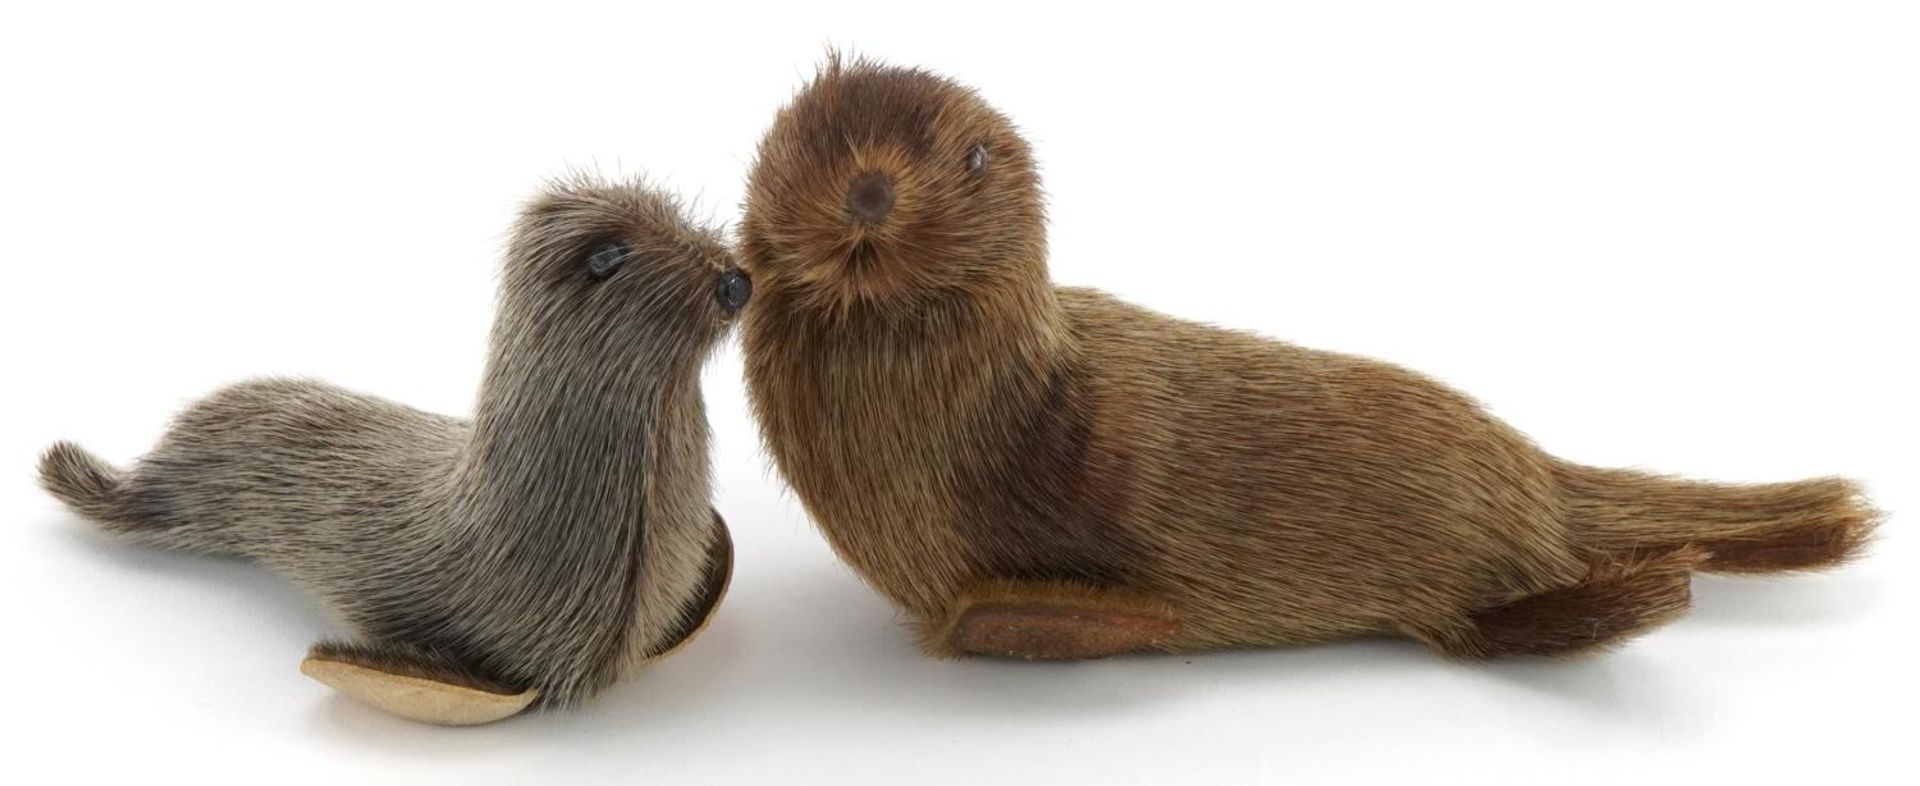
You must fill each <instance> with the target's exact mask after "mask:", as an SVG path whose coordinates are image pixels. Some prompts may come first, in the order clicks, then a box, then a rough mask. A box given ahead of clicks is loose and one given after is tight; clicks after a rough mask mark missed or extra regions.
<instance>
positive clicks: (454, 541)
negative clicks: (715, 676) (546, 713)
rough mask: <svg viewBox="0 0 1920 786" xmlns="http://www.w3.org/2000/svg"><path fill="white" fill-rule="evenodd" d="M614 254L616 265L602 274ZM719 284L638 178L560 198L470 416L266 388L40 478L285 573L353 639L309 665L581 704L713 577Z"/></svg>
mask: <svg viewBox="0 0 1920 786" xmlns="http://www.w3.org/2000/svg"><path fill="white" fill-rule="evenodd" d="M607 242H617V243H619V244H620V245H621V246H622V247H623V248H624V249H625V252H626V253H625V260H626V261H625V263H624V264H623V265H621V266H620V268H619V269H617V270H616V271H614V272H613V273H612V275H611V276H609V277H607V278H606V279H605V280H595V279H594V278H593V277H592V276H591V275H590V274H589V273H587V272H585V271H586V268H585V265H584V264H583V263H584V260H585V258H586V257H587V256H588V255H590V254H591V253H593V251H594V250H595V249H597V248H600V247H602V246H603V244H605V243H607ZM732 270H734V265H733V262H732V258H731V256H730V254H729V252H728V251H727V249H726V246H725V245H724V243H723V242H722V241H721V240H720V239H719V237H718V236H717V235H716V234H715V233H714V232H712V231H711V230H708V229H704V228H698V227H695V226H693V225H692V224H690V223H689V222H688V221H687V220H686V219H685V218H684V217H683V216H682V215H681V212H680V210H679V207H678V205H677V203H675V202H674V201H673V200H672V199H670V198H668V197H666V196H664V195H662V194H660V193H657V192H654V191H652V190H649V189H648V188H646V187H645V186H644V185H643V184H641V183H639V182H631V183H627V184H621V185H610V184H603V183H598V182H594V181H591V180H588V179H584V178H576V179H574V180H571V181H568V182H562V183H556V184H554V185H553V186H552V187H551V188H550V189H549V190H548V191H547V192H546V193H545V194H543V195H541V196H540V197H539V198H537V199H536V200H534V201H533V202H532V203H530V204H529V205H528V206H527V207H526V209H525V210H524V212H523V213H522V215H521V218H520V221H519V223H518V225H517V227H516V230H515V233H514V237H513V240H512V243H511V247H510V249H509V251H508V255H507V259H506V264H505V266H504V272H503V276H502V283H501V289H500V296H499V305H498V314H497V316H496V318H495V322H494V328H493V338H492V350H491V355H490V357H489V359H488V363H487V371H486V377H485V380H484V382H483V384H482V386H481V390H480V396H479V402H478V406H477V413H476V416H475V418H474V420H473V421H471V422H469V421H466V420H461V419H457V418H451V417H443V416H440V415H434V414H429V413H425V412H421V411H418V410H414V409H411V408H408V407H405V406H401V405H398V404H394V403H390V402H387V401H384V400H381V399H377V398H373V397H370V396H365V395H361V394H358V393H353V392H349V391H346V390H342V389H340V388H337V387H333V386H331V385H327V384H324V383H319V382H313V381H303V380H290V379H266V380H259V381H252V382H245V383H241V384H239V385H235V386H233V387H229V388H227V389H225V390H222V391H220V392H218V393H216V394H214V395H212V396H210V397H208V398H206V399H204V400H202V401H200V402H198V403H196V404H195V405H193V406H192V407H190V408H189V409H188V410H187V411H186V412H184V413H182V414H181V415H180V416H179V417H178V418H177V419H176V420H175V422H174V424H173V426H172V428H171V429H170V431H169V432H168V433H167V435H166V436H165V437H164V438H163V439H162V440H161V442H160V444H159V446H158V447H156V448H155V449H154V450H153V451H152V452H151V453H149V454H148V455H147V456H145V457H144V458H143V459H141V460H140V462H139V463H138V464H137V465H136V466H135V467H133V468H132V469H130V470H126V471H124V472H123V471H119V470H116V469H114V468H112V467H109V466H108V465H107V464H105V463H104V462H102V461H100V460H99V459H98V458H96V457H94V456H92V455H90V454H88V453H86V452H85V451H84V450H82V449H81V448H79V447H77V446H75V445H72V444H71V443H64V442H63V443H60V444H56V445H54V446H53V447H52V448H51V449H49V450H48V451H47V453H46V455H45V456H44V457H43V459H42V461H41V465H40V471H41V480H42V483H43V485H45V487H46V488H47V489H48V491H50V492H52V493H53V494H54V495H55V496H58V497H60V498H61V499H62V500H64V501H65V502H66V503H67V504H68V505H69V506H70V507H72V508H73V510H75V511H76V512H78V513H80V514H81V515H83V516H86V517H88V518H90V519H93V520H95V521H97V522H99V523H100V525H101V526H102V527H103V528H105V529H106V530H108V531H110V532H113V533H115V534H117V535H120V536H123V537H125V538H128V539H131V540H135V541H138V542H142V543H146V544H150V545H154V546H161V547H167V548H179V549H189V550H194V551H201V552H213V553H225V554H236V555H241V556H245V557H250V558H253V559H257V560H259V561H261V562H263V563H265V564H266V565H268V566H270V567H272V568H273V569H274V570H276V571H278V572H280V573H282V574H284V575H286V576H287V577H288V578H290V579H292V580H293V581H294V582H296V583H297V584H299V585H301V586H302V587H304V588H306V589H307V590H309V591H311V592H313V593H315V594H316V595H318V596H319V597H320V598H322V599H323V600H324V601H325V602H326V603H327V604H328V605H330V606H331V607H332V608H333V609H335V610H336V611H338V612H339V613H340V614H341V615H342V616H343V617H344V618H345V619H346V620H347V621H348V622H349V623H350V624H352V625H353V626H354V627H355V628H356V629H357V632H358V633H359V634H360V635H361V636H362V637H363V638H364V641H363V642H362V643H360V644H357V645H353V646H341V645H321V647H320V648H319V649H320V650H323V651H325V650H331V651H335V652H341V651H351V652H355V653H357V654H359V655H360V656H361V659H362V660H389V661H397V662H400V663H402V664H405V667H406V668H413V669H417V670H424V671H428V672H432V674H431V676H435V677H437V678H440V679H448V680H453V681H465V682H469V683H472V684H477V685H483V686H497V687H499V688H504V689H510V690H515V691H517V690H521V689H525V688H529V687H531V688H536V689H538V690H539V691H540V694H541V699H540V701H541V704H543V705H546V706H556V705H568V704H572V703H575V702H577V701H579V700H581V699H583V698H586V697H587V696H590V695H592V694H593V693H594V692H595V691H597V690H598V689H600V688H602V687H604V686H606V685H607V684H609V683H610V682H612V681H613V680H614V679H615V678H616V677H618V676H619V675H620V674H621V673H622V672H623V671H624V670H625V669H626V668H628V667H631V666H632V665H634V664H636V663H637V662H639V661H641V660H643V659H645V658H646V657H648V656H650V655H654V654H658V653H660V652H663V651H665V650H666V649H667V648H669V647H670V646H671V645H673V644H674V643H676V642H677V641H679V640H680V639H682V638H684V637H685V636H686V635H687V634H688V632H689V631H690V630H691V628H692V626H693V625H694V624H696V623H698V622H700V621H701V620H702V619H704V616H705V615H706V613H708V612H709V611H710V610H711V606H712V604H713V603H714V602H715V601H716V600H717V590H718V587H717V586H716V582H721V583H723V582H724V571H725V569H726V567H727V566H728V561H729V560H730V558H731V553H730V546H729V541H728V538H727V534H726V529H725V525H724V524H723V523H722V522H721V521H720V519H719V517H718V516H717V515H716V514H714V513H713V512H712V509H711V508H710V507H709V506H708V495H709V489H710V487H709V480H708V467H707V444H706V443H707V428H706V420H705V410H704V405H703V403H702V400H701V397H700V390H699V370H700V367H701V365H702V363H703V362H704V360H705V358H706V356H707V355H708V353H709V352H710V350H711V349H712V347H713V346H714V345H715V344H716V343H717V342H718V341H719V340H720V339H721V338H722V337H723V336H724V335H725V332H726V330H727V328H728V326H729V324H730V322H731V319H732V317H733V315H732V314H731V313H728V312H727V310H726V309H725V308H724V307H723V306H722V305H721V303H720V302H719V300H718V298H716V296H715V293H716V288H717V285H718V281H719V279H720V276H722V275H723V274H725V273H726V272H728V271H732Z"/></svg>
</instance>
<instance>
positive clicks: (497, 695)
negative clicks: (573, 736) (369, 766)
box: [300, 642, 540, 726]
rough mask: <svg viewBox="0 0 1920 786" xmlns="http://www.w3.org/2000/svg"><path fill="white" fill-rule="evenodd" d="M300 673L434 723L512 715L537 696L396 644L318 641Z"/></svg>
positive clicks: (468, 722) (486, 720)
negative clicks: (353, 643) (355, 643)
mask: <svg viewBox="0 0 1920 786" xmlns="http://www.w3.org/2000/svg"><path fill="white" fill-rule="evenodd" d="M300 673H302V674H305V675H307V676H309V677H312V678H314V679H315V680H318V681H320V682H321V683H324V684H326V685H327V686H328V687H330V688H333V689H334V690H337V691H340V692H341V693H343V694H346V695H347V696H350V697H352V698H354V699H356V700H358V701H360V702H362V703H365V704H368V705H370V706H373V707H375V708H378V709H381V710H385V711H387V712H390V713H392V714H394V715H398V716H400V717H402V718H406V719H408V720H413V721H419V722H421V723H431V724H434V725H436V726H478V725H481V724H486V723H492V722H494V721H498V720H502V719H505V718H509V717H512V716H514V715H517V714H519V713H520V712H521V711H523V710H525V709H526V708H527V707H528V706H530V705H532V704H533V702H534V701H535V700H537V699H539V698H540V692H539V691H538V690H534V689H532V688H528V689H525V690H518V691H516V690H514V689H513V688H511V687H509V686H505V685H500V684H498V683H495V682H493V681H491V680H487V679H485V678H482V677H479V676H477V675H475V674H473V673H472V672H471V671H469V670H467V669H464V668H461V667H460V666H459V665H457V664H454V663H452V662H450V661H447V660H445V659H443V658H437V657H433V656H430V655H427V654H424V653H420V652H417V651H414V650H412V649H409V648H404V647H397V646H383V645H378V644H373V645H352V644H341V643H337V642H322V643H320V644H316V645H314V647H313V649H312V650H311V651H309V652H308V653H307V657H306V659H305V660H303V661H301V662H300Z"/></svg>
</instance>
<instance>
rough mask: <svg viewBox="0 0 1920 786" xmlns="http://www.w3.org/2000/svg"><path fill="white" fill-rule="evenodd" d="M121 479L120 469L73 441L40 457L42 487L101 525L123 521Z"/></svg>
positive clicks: (51, 448)
mask: <svg viewBox="0 0 1920 786" xmlns="http://www.w3.org/2000/svg"><path fill="white" fill-rule="evenodd" d="M120 477H121V476H120V470H118V469H115V468H114V467H113V465H111V464H108V463H107V462H106V461H105V460H103V459H101V458H100V457H99V456H96V455H94V454H92V453H89V452H88V451H87V449H86V448H82V447H80V446H79V445H75V444H73V443H71V442H56V443H54V444H53V447H50V448H47V452H46V453H43V454H41V456H40V485H41V487H43V488H45V489H46V490H47V491H48V493H51V494H53V495H54V496H55V497H58V498H60V501H61V502H64V503H66V505H67V507H69V508H72V509H73V511H74V512H75V513H78V514H80V515H82V516H85V517H87V518H90V519H93V520H95V521H99V522H102V523H113V522H115V521H116V520H117V519H119V518H120V512H121V505H120V493H119V492H120Z"/></svg>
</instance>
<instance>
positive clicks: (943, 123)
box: [739, 58, 1877, 658]
mask: <svg viewBox="0 0 1920 786" xmlns="http://www.w3.org/2000/svg"><path fill="white" fill-rule="evenodd" d="M739 240H740V246H739V251H740V253H741V258H742V263H743V264H744V265H745V266H746V268H747V270H748V271H749V272H750V273H752V274H753V275H754V279H755V282H756V284H757V285H758V287H759V299H758V301H757V302H756V303H755V306H754V310H753V312H752V313H751V314H749V315H748V316H747V317H746V318H745V320H744V324H743V327H742V331H743V341H744V343H745V354H746V370H747V377H748V381H749V384H750V386H751V390H752V395H753V400H754V404H755V407H756V410H757V412H758V414H759V417H760V422H761V425H762V428H763V436H764V437H765V440H766V442H767V445H768V446H769V448H770V450H771V452H772V454H773V456H774V458H775V460H776V462H777V463H778V466H779V468H780V470H781V471H782V473H783V474H784V475H785V476H786V477H787V478H788V480H789V481H790V482H791V483H792V485H793V488H794V490H795V491H796V492H797V493H798V495H799V497H800V499H801V500H802V501H803V502H804V504H805V505H806V508H807V510H808V512H809V513H810V514H811V515H812V516H813V517H814V519H815V520H816V521H818V522H819V524H820V526H821V528H822V529H823V530H824V531H825V533H826V535H827V537H828V539H829V540H830V541H831V542H832V544H833V546H834V548H835V549H836V550H837V551H838V552H839V553H840V555H841V556H842V557H843V558H845V559H846V560H847V561H848V562H850V563H851V564H852V565H853V566H854V567H855V568H856V569H857V570H858V571H859V572H860V573H861V574H863V575H864V576H865V577H866V578H867V580H868V581H870V582H871V583H872V584H873V585H875V586H876V587H877V588H878V589H879V590H880V591H881V592H883V593H885V594H886V595H887V596H888V597H889V598H891V599H892V600H893V601H894V603H896V604H897V605H898V606H899V607H900V608H902V609H903V610H904V611H905V612H906V613H907V615H908V616H909V617H910V619H911V620H912V621H913V622H914V623H916V626H917V628H918V630H919V632H920V634H921V641H922V643H923V645H924V647H925V648H926V649H927V650H928V651H929V652H930V653H932V654H935V655H943V656H954V655H961V654H969V653H971V654H990V655H1006V656H1018V657H1027V658H1083V657H1098V656H1104V655H1109V654H1114V653H1119V652H1126V651H1133V650H1170V651H1179V650H1202V649H1212V648H1223V647H1246V646H1268V645H1285V644H1293V643H1301V642H1313V641H1322V640H1329V639H1337V638H1344V637H1354V636H1363V635H1372V634H1395V635H1404V636H1410V637H1412V638H1414V639H1417V640H1419V641H1422V642H1424V643H1426V644H1428V645H1430V646H1432V647H1433V648H1435V649H1437V650H1439V651H1441V652H1444V653H1447V654H1449V655H1454V656H1461V657H1489V656H1498V655H1509V654H1522V653H1525V654H1558V653H1567V652H1574V651H1579V650H1584V649H1588V648H1593V647H1598V646H1604V645H1607V644H1611V643H1613V642H1616V641H1618V640H1620V639H1622V638H1623V637H1625V636H1628V635H1631V634H1634V633H1637V632H1639V631H1642V630H1645V629H1646V628H1648V627H1650V626H1653V625H1656V624H1658V623H1661V622H1664V621H1666V620H1669V619H1672V618H1673V617H1674V616H1675V615H1677V614H1679V613H1680V612H1681V611H1682V610H1683V609H1684V608H1685V607H1686V606H1687V604H1688V602H1689V588H1688V585H1689V575H1690V574H1691V573H1692V572H1694V571H1714V572H1727V573H1767V572H1774V571H1788V570H1801V569H1812V568H1822V567H1827V566H1830V565H1834V564H1837V563H1839V562H1841V561H1843V560H1845V559H1847V558H1849V557H1851V556H1853V555H1854V554H1855V553H1857V551H1858V549H1859V548H1860V546H1861V544H1862V542H1863V541H1864V540H1866V539H1867V537H1868V535H1869V533H1870V532H1871V530H1872V528H1873V526H1874V524H1875V522H1876V520H1877V518H1876V515H1877V514H1876V513H1875V512H1874V511H1873V510H1872V509H1871V508H1869V507H1868V506H1867V505H1866V504H1865V503H1864V502H1863V501H1862V499H1861V497H1860V494H1859V491H1858V489H1857V488H1856V487H1855V486H1854V484H1852V483H1850V482H1848V481H1845V480H1840V479H1831V478H1829V479H1821V480H1808V481H1801V482H1794V483H1777V484H1769V485H1755V486H1725V485H1713V484H1707V483H1697V482H1691V481H1684V480H1677V479H1672V478H1665V477H1657V476H1652V475H1645V474H1639V473H1635V472H1628V471H1622V470H1612V469H1596V468H1592V467H1584V466H1580V465H1577V464H1573V463H1570V462H1566V461H1562V460H1559V459H1556V458H1554V457H1552V456H1549V455H1547V454H1545V453H1543V452H1542V451H1541V450H1540V449H1539V448H1537V447H1535V446H1534V445H1533V444H1532V443H1531V442H1529V441H1528V440H1527V439H1526V438H1525V437H1523V436H1521V434H1520V433H1519V432H1517V431H1515V430H1514V429H1512V428H1510V427H1508V426H1507V425H1506V424H1504V423H1502V422H1500V421H1498V420H1496V419H1494V418H1493V417H1491V416H1489V415H1488V414H1487V413H1486V412H1484V411H1483V410H1482V409H1481V408H1480V407H1479V406H1477V405H1476V404H1475V403H1474V402H1473V401H1472V400H1470V399H1468V398H1467V397H1466V396H1464V395H1461V394H1459V393H1456V392H1454V391H1452V390H1450V389H1448V388H1446V387H1444V386H1442V385H1440V384H1438V383H1436V382H1434V381H1432V380H1430V379H1428V378H1426V377H1424V376H1421V375H1419V374H1416V373H1413V372H1410V371H1406V370H1403V369H1400V368H1396V367H1394V366H1391V365H1387V364H1384V363H1380V362H1376V361H1373V360H1368V359H1365V358H1359V357H1353V356H1349V355H1341V354H1334V353H1329V352H1320V351H1315V350H1310V349H1305V348H1301V347H1297V346H1293V345H1290V344H1286V343H1282V342H1279V341H1274V340H1269V339H1265V338H1260V337H1257V336H1253V335H1249V334H1246V333H1240V332H1234V331H1229V330H1222V329H1217V328H1213V327H1207V326H1204V325H1199V324H1195V323H1192V322H1187V321H1183V320H1179V319H1174V318H1171V317H1167V316H1163V315H1160V314H1156V313H1153V312H1151V311H1147V310H1144V309H1141V308H1138V307H1135V306H1131V305H1128V304H1126V303H1123V302H1120V301H1118V300H1115V299H1114V298H1112V297H1109V296H1107V295H1105V294H1102V293H1099V292H1095V291H1092V290H1086V289H1074V288H1065V287H1054V286H1052V285H1051V284H1050V283H1049V282H1048V275H1047V266H1046V234H1045V230H1044V227H1043V219H1042V205H1041V194H1040V188H1039V182H1038V177H1037V175H1036V174H1035V168H1034V161H1033V157H1032V154H1031V152H1030V151H1029V149H1028V147H1027V144H1026V142H1024V141H1023V140H1022V139H1021V137H1020V135H1019V134H1018V133H1016V131H1015V130H1014V127H1013V126H1012V125H1011V124H1010V123H1009V122H1008V120H1007V119H1006V118H1005V117H1003V116H1001V115H1000V114H999V113H997V112H996V111H994V110H993V109H992V108H990V107H989V106H988V105H987V104H986V103H984V102H983V101H982V100H981V99H980V98H979V97H978V96H977V95H976V94H975V93H974V92H973V91H972V90H970V89H967V88H965V87H962V86H960V85H958V84H955V83H954V82H951V81H949V80H946V79H943V78H941V77H938V76H935V75H932V74H929V73H927V72H924V71H919V70H910V69H902V68H891V67H885V66H881V65H877V64H872V63H867V62H856V63H842V62H839V60H838V59H837V58H835V59H834V60H832V61H830V62H829V64H828V65H827V66H826V67H825V69H824V70H823V72H822V73H820V74H819V75H818V76H817V77H816V78H815V79H814V80H813V81H812V83H811V84H809V85H808V86H807V87H805V88H804V89H803V90H802V91H801V92H800V93H799V94H798V95H797V96H796V97H795V98H794V99H793V101H792V103H791V104H790V105H788V106H787V107H786V108H784V109H783V110H782V111H781V112H780V113H779V115H778V117H777V118H776V119H775V121H774V123H773V126H772V128H771V129H770V130H769V131H768V133H767V136H766V138H765V140H764V141H763V142H762V144H761V146H760V149H759V153H758V158H757V161H756V162H755V164H754V167H753V171H752V174H751V177H750V180H749V184H748V195H747V198H746V204H745V217H744V219H743V222H742V224H741V226H740V229H739Z"/></svg>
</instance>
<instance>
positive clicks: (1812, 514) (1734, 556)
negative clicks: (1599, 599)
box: [1558, 464, 1881, 573]
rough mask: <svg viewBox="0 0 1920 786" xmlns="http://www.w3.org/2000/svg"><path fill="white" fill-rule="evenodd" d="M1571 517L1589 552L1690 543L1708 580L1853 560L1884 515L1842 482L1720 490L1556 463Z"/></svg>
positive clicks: (1722, 487)
mask: <svg viewBox="0 0 1920 786" xmlns="http://www.w3.org/2000/svg"><path fill="white" fill-rule="evenodd" d="M1558 476H1559V481H1560V484H1561V487H1562V488H1563V489H1565V490H1566V493H1567V498H1568V513H1569V518H1570V520H1571V522H1572V524H1573V526H1574V530H1575V532H1576V533H1577V535H1578V536H1579V537H1580V538H1581V539H1582V540H1583V541H1585V542H1586V543H1587V544H1588V545H1590V546H1592V547H1594V548H1596V549H1599V550H1602V551H1611V552H1616V553H1634V552H1653V551H1664V550H1667V549H1672V548H1677V547H1680V546H1691V547H1694V548H1697V549H1699V550H1700V551H1701V552H1703V559H1702V561H1701V563H1700V566H1699V569H1700V570H1703V571H1708V572H1713V573H1776V572H1782V571H1794V570H1818V569H1821V568H1829V567H1833V566H1835V565H1839V564H1841V563H1843V562H1846V561H1847V560H1849V559H1852V558H1854V557H1856V556H1859V554H1860V551H1861V549H1862V547H1863V546H1865V544H1866V543H1867V541H1868V540H1870V539H1871V538H1872V536H1873V531H1874V528H1875V527H1876V526H1877V525H1878V524H1879V522H1880V519H1881V513H1880V512H1879V511H1878V510H1875V509H1874V508H1873V506H1872V505H1869V504H1868V503H1867V501H1866V499H1865V495H1863V494H1862V493H1861V491H1860V488H1859V486H1857V485H1855V484H1854V483H1853V482H1851V481H1848V480H1845V479H1842V478H1818V479H1815V480H1802V481H1796V482H1792V483H1765V484H1758V485H1747V486H1740V485H1721V484H1714V483H1699V482H1694V481H1688V480H1680V479H1676V478H1667V477H1661V476H1658V475H1648V474H1645V473H1640V472H1631V471H1627V470H1617V469H1596V468H1592V467H1580V466H1575V465H1571V464H1568V465H1563V466H1561V467H1560V468H1559V469H1558Z"/></svg>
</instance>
